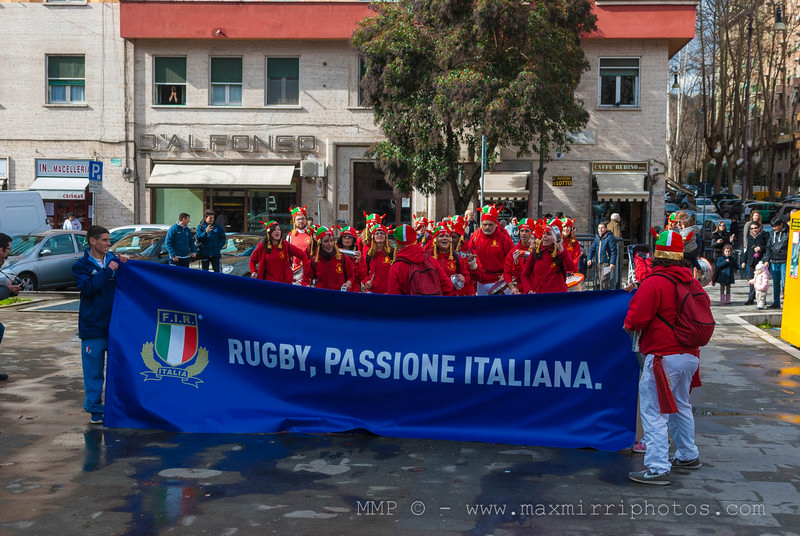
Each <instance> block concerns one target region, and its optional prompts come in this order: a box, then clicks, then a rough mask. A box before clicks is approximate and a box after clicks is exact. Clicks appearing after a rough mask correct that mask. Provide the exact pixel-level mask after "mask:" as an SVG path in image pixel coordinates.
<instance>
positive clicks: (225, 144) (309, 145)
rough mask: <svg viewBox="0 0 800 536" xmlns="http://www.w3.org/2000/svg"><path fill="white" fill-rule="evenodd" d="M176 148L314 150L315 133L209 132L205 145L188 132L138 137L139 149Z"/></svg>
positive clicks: (164, 149) (190, 149)
mask: <svg viewBox="0 0 800 536" xmlns="http://www.w3.org/2000/svg"><path fill="white" fill-rule="evenodd" d="M172 149H176V150H178V151H183V152H186V151H192V152H204V151H211V152H219V151H239V152H246V153H257V152H261V151H266V152H274V153H293V152H300V153H313V152H316V150H317V137H316V136H290V135H280V136H263V137H262V136H256V135H252V136H250V135H245V134H242V135H233V136H228V135H225V134H211V135H210V136H209V137H208V145H204V144H203V141H202V140H201V139H200V138H199V137H196V136H194V135H193V134H189V135H188V136H187V137H186V138H183V137H181V136H178V135H177V134H173V135H172V136H167V135H166V134H142V135H140V136H139V150H140V151H147V152H151V151H170V150H172Z"/></svg>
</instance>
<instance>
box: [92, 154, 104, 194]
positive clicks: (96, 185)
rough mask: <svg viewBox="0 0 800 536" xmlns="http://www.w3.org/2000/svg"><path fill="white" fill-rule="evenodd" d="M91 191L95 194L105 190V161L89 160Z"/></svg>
mask: <svg viewBox="0 0 800 536" xmlns="http://www.w3.org/2000/svg"><path fill="white" fill-rule="evenodd" d="M89 191H90V192H91V193H93V194H99V193H100V192H102V191H103V163H102V162H100V161H97V160H92V161H90V162H89Z"/></svg>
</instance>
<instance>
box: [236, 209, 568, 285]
mask: <svg viewBox="0 0 800 536" xmlns="http://www.w3.org/2000/svg"><path fill="white" fill-rule="evenodd" d="M364 215H365V216H366V218H367V223H366V228H365V229H363V230H362V231H361V232H358V231H356V230H355V229H353V228H352V227H345V228H342V229H340V228H333V227H324V226H320V227H315V228H312V227H311V226H310V225H309V224H308V218H307V216H306V210H305V207H296V208H293V209H292V219H293V228H292V230H291V232H289V233H288V234H287V235H286V236H284V233H283V230H282V229H281V226H280V225H279V224H278V222H276V221H268V222H266V223H264V226H265V228H266V236H265V237H264V239H263V240H262V241H261V242H259V244H258V245H257V246H256V248H255V250H254V251H253V253H252V255H251V256H250V272H251V277H254V278H258V279H263V280H268V281H275V282H278V283H287V284H292V283H299V284H302V285H303V286H307V287H317V288H324V289H330V290H341V291H348V292H367V293H373V294H432V295H446V296H474V295H479V296H480V295H489V294H501V293H505V294H533V293H536V294H540V293H546V292H566V291H567V278H568V277H569V276H570V275H571V274H573V273H574V272H577V266H578V260H579V259H580V257H581V246H580V243H579V242H578V240H577V239H576V238H575V235H574V224H575V222H574V220H570V219H555V220H551V221H544V220H538V221H533V220H531V219H527V218H525V219H523V220H521V221H520V222H519V226H518V228H519V234H520V239H519V242H518V243H517V244H516V245H515V244H514V242H513V240H512V239H511V236H510V235H509V234H508V231H506V229H505V228H503V227H502V226H501V225H499V224H498V212H497V208H496V207H494V206H491V205H488V206H485V207H483V208H482V209H481V223H480V228H479V229H476V230H475V231H474V232H473V233H472V234H471V235H468V234H467V224H468V222H467V221H465V219H464V217H463V216H454V217H452V218H445V219H443V220H441V221H440V222H430V221H428V220H427V219H426V218H419V219H415V220H414V225H413V226H410V225H400V226H398V227H396V228H394V229H390V228H389V227H387V226H386V225H384V224H383V218H384V217H383V216H379V215H378V214H371V215H367V214H366V213H365V214H364ZM336 233H338V238H337V236H336ZM390 238H393V239H394V246H392V244H391V240H390Z"/></svg>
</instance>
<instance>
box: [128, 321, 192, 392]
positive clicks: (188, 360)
mask: <svg viewBox="0 0 800 536" xmlns="http://www.w3.org/2000/svg"><path fill="white" fill-rule="evenodd" d="M198 341H199V330H198V325H197V315H196V314H194V313H185V312H181V311H169V310H167V309H159V310H158V324H157V326H156V339H155V344H154V343H152V342H146V343H145V344H144V345H143V346H142V360H143V361H144V364H145V365H146V366H147V368H148V369H150V371H149V372H142V376H144V379H145V381H148V380H159V381H160V380H161V379H163V378H164V377H165V376H168V377H171V378H180V379H181V381H182V382H183V383H186V384H189V385H191V386H193V387H197V385H198V384H199V383H203V380H201V379H200V378H195V376H197V375H199V374H200V373H201V372H203V369H205V368H206V365H208V350H206V349H205V348H203V347H198ZM154 349H155V352H154V351H153V350H154Z"/></svg>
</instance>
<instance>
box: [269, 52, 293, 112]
mask: <svg viewBox="0 0 800 536" xmlns="http://www.w3.org/2000/svg"><path fill="white" fill-rule="evenodd" d="M290 104H300V58H267V106H280V105H290Z"/></svg>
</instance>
